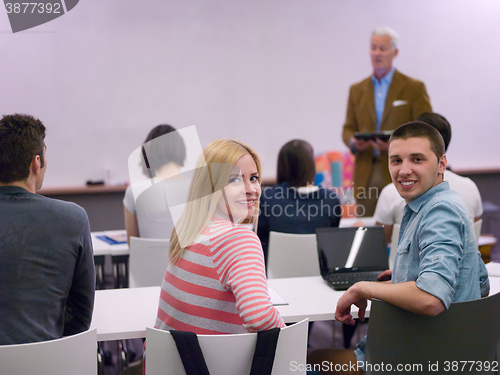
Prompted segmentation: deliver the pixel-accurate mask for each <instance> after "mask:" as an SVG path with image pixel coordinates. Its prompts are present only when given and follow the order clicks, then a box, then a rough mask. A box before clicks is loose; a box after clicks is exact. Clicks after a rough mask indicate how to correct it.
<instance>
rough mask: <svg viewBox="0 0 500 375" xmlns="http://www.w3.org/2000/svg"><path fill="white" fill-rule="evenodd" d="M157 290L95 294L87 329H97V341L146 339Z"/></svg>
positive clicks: (155, 307)
mask: <svg viewBox="0 0 500 375" xmlns="http://www.w3.org/2000/svg"><path fill="white" fill-rule="evenodd" d="M160 289H161V288H160V287H159V286H153V287H147V288H126V289H104V290H97V291H96V292H95V304H94V314H93V316H92V324H91V325H90V329H93V328H97V341H107V340H121V339H135V338H142V337H146V327H154V325H155V321H156V314H157V312H158V300H159V298H160Z"/></svg>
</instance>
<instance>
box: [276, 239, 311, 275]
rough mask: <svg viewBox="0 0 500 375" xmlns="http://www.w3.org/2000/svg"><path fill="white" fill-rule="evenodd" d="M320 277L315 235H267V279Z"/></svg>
mask: <svg viewBox="0 0 500 375" xmlns="http://www.w3.org/2000/svg"><path fill="white" fill-rule="evenodd" d="M306 276H320V270H319V260H318V249H317V244H316V234H293V233H280V232H270V233H269V248H268V255H267V278H268V279H279V278H283V277H306Z"/></svg>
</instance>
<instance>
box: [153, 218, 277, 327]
mask: <svg viewBox="0 0 500 375" xmlns="http://www.w3.org/2000/svg"><path fill="white" fill-rule="evenodd" d="M283 326H284V323H283V320H282V319H281V317H280V315H279V312H278V311H277V310H276V309H275V308H274V307H273V305H272V304H271V302H270V298H269V295H268V293H267V281H266V274H265V268H264V257H263V253H262V246H261V244H260V241H259V238H258V237H257V235H256V234H255V233H254V232H252V231H251V230H249V229H247V228H245V227H242V226H239V225H234V224H232V223H231V222H229V221H227V220H224V219H220V218H214V219H213V221H212V222H211V223H210V225H209V226H208V227H207V228H205V230H204V231H203V232H202V233H201V235H200V236H199V237H198V238H197V239H196V241H195V242H194V243H193V244H192V245H191V246H188V247H187V248H186V250H185V252H184V254H183V256H182V258H181V259H180V260H179V262H177V264H175V265H174V264H170V265H169V266H168V269H167V271H166V273H165V277H164V279H163V283H162V287H161V294H160V302H159V307H158V316H157V318H156V328H160V329H164V330H170V329H177V330H183V331H192V332H195V333H197V334H218V333H245V332H258V331H264V330H268V329H271V328H275V327H283Z"/></svg>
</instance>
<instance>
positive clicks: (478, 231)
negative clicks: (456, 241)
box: [474, 219, 483, 242]
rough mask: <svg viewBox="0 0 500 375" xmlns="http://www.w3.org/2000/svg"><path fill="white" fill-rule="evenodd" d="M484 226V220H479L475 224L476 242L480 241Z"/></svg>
mask: <svg viewBox="0 0 500 375" xmlns="http://www.w3.org/2000/svg"><path fill="white" fill-rule="evenodd" d="M482 226H483V219H479V220H478V221H475V222H474V234H475V235H476V242H477V241H479V237H481V228H482Z"/></svg>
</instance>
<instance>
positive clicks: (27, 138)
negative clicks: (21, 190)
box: [0, 113, 45, 183]
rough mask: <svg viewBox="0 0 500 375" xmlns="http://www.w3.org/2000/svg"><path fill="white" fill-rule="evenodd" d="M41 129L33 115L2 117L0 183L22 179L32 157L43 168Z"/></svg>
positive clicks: (43, 136)
mask: <svg viewBox="0 0 500 375" xmlns="http://www.w3.org/2000/svg"><path fill="white" fill-rule="evenodd" d="M44 139H45V126H44V125H43V124H42V122H41V121H40V120H38V119H36V118H34V117H33V116H30V115H23V114H18V113H16V114H13V115H4V116H3V117H2V119H0V182H2V183H12V182H17V181H23V180H26V179H27V178H28V177H29V175H30V166H31V162H32V160H33V158H34V157H35V156H36V155H39V156H40V166H41V167H43V165H44V159H43V148H44V147H45V142H44Z"/></svg>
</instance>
